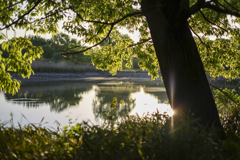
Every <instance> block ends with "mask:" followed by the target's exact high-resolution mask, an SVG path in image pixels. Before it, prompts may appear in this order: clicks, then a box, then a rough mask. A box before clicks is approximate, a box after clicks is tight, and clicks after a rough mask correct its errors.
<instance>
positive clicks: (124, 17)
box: [69, 6, 142, 25]
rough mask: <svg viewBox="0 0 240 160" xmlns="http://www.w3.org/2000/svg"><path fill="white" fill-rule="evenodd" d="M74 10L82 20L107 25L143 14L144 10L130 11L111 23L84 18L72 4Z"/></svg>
mask: <svg viewBox="0 0 240 160" xmlns="http://www.w3.org/2000/svg"><path fill="white" fill-rule="evenodd" d="M69 8H70V9H71V10H72V11H73V12H75V13H76V14H77V16H78V17H79V18H80V19H81V20H82V21H85V22H91V23H99V24H106V25H115V24H117V23H119V22H121V21H122V20H124V19H126V18H128V17H131V16H136V15H142V12H134V13H129V14H127V15H125V16H123V17H122V18H120V19H118V20H116V21H114V22H112V23H109V22H101V21H92V20H86V19H84V18H83V17H82V16H81V15H80V14H79V13H78V12H77V11H76V10H74V9H73V8H72V7H71V6H70V7H69Z"/></svg>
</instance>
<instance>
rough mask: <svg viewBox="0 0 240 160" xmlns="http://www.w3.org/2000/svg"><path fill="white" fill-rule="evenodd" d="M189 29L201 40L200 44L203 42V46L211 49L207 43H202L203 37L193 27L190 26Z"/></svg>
mask: <svg viewBox="0 0 240 160" xmlns="http://www.w3.org/2000/svg"><path fill="white" fill-rule="evenodd" d="M189 28H190V30H191V31H192V32H193V33H194V34H195V35H196V36H197V37H198V39H199V40H200V42H201V43H202V44H204V45H205V46H207V48H210V47H209V45H207V44H206V43H204V42H203V41H202V39H201V37H199V35H198V34H197V33H196V32H195V31H194V30H193V29H192V27H191V26H190V25H189Z"/></svg>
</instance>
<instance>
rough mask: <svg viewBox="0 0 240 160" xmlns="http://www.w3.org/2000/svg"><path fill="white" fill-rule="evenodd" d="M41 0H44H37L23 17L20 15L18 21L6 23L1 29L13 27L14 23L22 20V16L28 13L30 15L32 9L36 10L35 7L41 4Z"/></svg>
mask: <svg viewBox="0 0 240 160" xmlns="http://www.w3.org/2000/svg"><path fill="white" fill-rule="evenodd" d="M41 1H42V0H39V1H37V2H36V4H35V5H34V6H33V7H32V8H31V9H30V10H29V11H27V12H26V13H25V14H23V15H22V16H21V17H19V18H18V19H17V20H16V21H14V22H12V23H11V24H9V25H6V26H5V27H4V28H1V29H0V30H4V29H6V28H9V27H11V26H12V25H14V24H16V23H17V22H18V21H20V20H21V19H22V18H24V17H25V16H26V15H28V14H29V13H31V12H32V10H34V8H36V7H37V5H39V3H40V2H41Z"/></svg>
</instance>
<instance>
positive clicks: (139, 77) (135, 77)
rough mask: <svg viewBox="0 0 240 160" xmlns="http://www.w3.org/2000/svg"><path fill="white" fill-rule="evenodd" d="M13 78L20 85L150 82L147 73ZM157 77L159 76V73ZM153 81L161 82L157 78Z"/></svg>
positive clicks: (63, 74) (48, 74)
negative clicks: (62, 82) (103, 81)
mask: <svg viewBox="0 0 240 160" xmlns="http://www.w3.org/2000/svg"><path fill="white" fill-rule="evenodd" d="M11 75H12V77H13V78H15V79H17V80H20V81H21V83H29V82H56V81H95V80H108V81H129V80H131V81H151V76H149V75H148V72H136V73H135V74H134V72H117V74H116V75H114V76H112V74H111V73H109V72H107V71H97V72H82V73H49V72H36V73H35V74H34V75H31V76H30V78H29V79H28V78H25V79H23V78H22V77H21V76H20V75H18V74H17V73H12V74H11ZM159 76H161V74H160V73H159ZM154 81H162V80H161V78H160V77H159V78H158V79H155V80H154Z"/></svg>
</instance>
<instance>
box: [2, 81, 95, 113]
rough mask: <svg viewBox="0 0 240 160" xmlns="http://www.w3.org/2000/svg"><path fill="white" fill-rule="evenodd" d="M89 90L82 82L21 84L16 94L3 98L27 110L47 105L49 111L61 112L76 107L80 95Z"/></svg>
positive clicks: (90, 86) (88, 85)
mask: <svg viewBox="0 0 240 160" xmlns="http://www.w3.org/2000/svg"><path fill="white" fill-rule="evenodd" d="M91 89H92V85H90V84H88V83H84V82H81V83H79V82H78V83H72V82H65V83H40V84H36V83H35V84H34V83H33V84H23V85H22V86H21V89H20V91H19V92H18V93H17V94H15V95H11V94H5V98H6V100H7V101H12V102H13V103H15V104H18V105H23V106H25V107H27V108H37V107H39V106H43V104H48V105H49V106H50V111H55V112H62V111H64V110H65V109H66V108H68V107H73V106H76V105H78V104H79V102H80V101H81V100H82V96H81V95H82V94H83V93H85V92H87V91H89V90H91Z"/></svg>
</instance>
